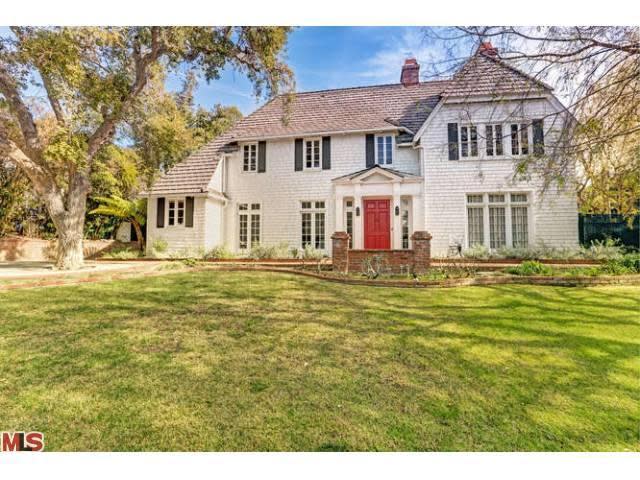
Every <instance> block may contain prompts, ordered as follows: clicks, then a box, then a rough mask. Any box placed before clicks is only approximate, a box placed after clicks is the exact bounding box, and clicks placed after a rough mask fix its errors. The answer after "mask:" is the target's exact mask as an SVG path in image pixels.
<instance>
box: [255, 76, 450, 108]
mask: <svg viewBox="0 0 640 480" xmlns="http://www.w3.org/2000/svg"><path fill="white" fill-rule="evenodd" d="M450 81H451V79H450V78H446V79H440V80H427V81H426V82H420V83H419V84H418V86H423V85H429V84H433V83H445V82H450ZM398 86H403V85H402V83H400V82H397V83H380V84H377V85H359V86H355V87H339V88H325V89H321V90H307V91H305V92H289V93H280V94H278V95H276V96H275V97H274V99H275V98H279V97H283V96H285V95H291V94H293V95H307V94H311V93H322V92H338V91H341V90H362V89H367V88H383V87H398ZM414 86H415V85H414ZM272 100H273V99H272ZM267 103H269V102H267ZM265 105H266V103H265Z"/></svg>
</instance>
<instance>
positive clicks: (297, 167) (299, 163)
mask: <svg viewBox="0 0 640 480" xmlns="http://www.w3.org/2000/svg"><path fill="white" fill-rule="evenodd" d="M295 157H296V158H295V165H294V168H295V171H296V172H300V171H302V139H301V138H296V147H295Z"/></svg>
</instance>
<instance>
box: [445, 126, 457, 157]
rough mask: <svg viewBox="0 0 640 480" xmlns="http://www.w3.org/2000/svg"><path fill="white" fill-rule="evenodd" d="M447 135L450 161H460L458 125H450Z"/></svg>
mask: <svg viewBox="0 0 640 480" xmlns="http://www.w3.org/2000/svg"><path fill="white" fill-rule="evenodd" d="M447 133H448V136H449V160H458V159H459V156H458V155H459V154H458V124H457V123H448V124H447Z"/></svg>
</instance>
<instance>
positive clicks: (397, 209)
mask: <svg viewBox="0 0 640 480" xmlns="http://www.w3.org/2000/svg"><path fill="white" fill-rule="evenodd" d="M398 215H400V207H399V206H398V205H396V217H397V216H398Z"/></svg>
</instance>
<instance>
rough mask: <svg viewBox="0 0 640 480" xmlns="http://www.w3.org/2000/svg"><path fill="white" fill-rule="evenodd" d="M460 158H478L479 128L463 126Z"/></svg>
mask: <svg viewBox="0 0 640 480" xmlns="http://www.w3.org/2000/svg"><path fill="white" fill-rule="evenodd" d="M460 156H461V157H463V158H465V157H477V156H478V128H477V127H476V126H475V125H462V126H461V127H460Z"/></svg>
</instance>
